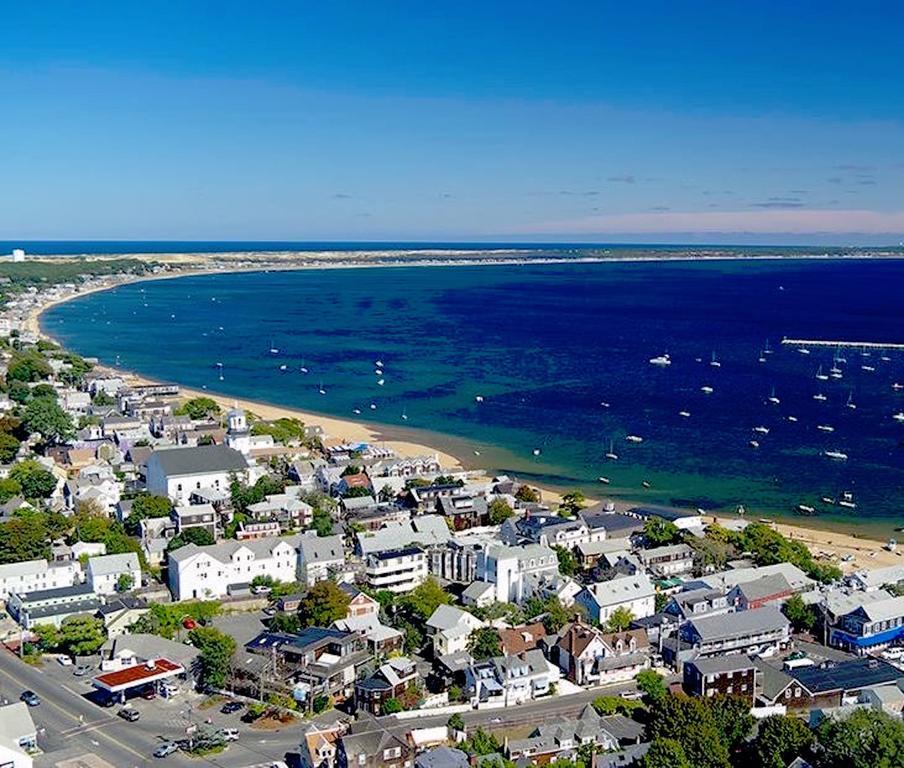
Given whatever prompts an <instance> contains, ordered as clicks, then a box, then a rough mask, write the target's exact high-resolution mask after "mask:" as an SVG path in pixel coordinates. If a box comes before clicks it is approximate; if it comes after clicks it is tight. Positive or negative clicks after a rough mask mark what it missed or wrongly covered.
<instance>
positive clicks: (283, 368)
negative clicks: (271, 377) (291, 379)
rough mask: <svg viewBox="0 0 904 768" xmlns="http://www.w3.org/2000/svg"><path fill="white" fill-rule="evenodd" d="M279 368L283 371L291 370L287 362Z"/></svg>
mask: <svg viewBox="0 0 904 768" xmlns="http://www.w3.org/2000/svg"><path fill="white" fill-rule="evenodd" d="M279 370H281V371H288V370H289V366H288V365H286V364H285V363H283V364H282V365H281V366H279Z"/></svg>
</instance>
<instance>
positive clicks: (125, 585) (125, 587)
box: [116, 573, 135, 592]
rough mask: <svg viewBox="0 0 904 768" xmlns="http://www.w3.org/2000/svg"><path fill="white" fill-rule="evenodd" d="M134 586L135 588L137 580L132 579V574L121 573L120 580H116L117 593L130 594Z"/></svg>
mask: <svg viewBox="0 0 904 768" xmlns="http://www.w3.org/2000/svg"><path fill="white" fill-rule="evenodd" d="M134 586H135V579H134V578H133V577H132V574H130V573H121V574H119V578H118V579H116V591H117V592H128V591H129V590H130V589H132V587H134Z"/></svg>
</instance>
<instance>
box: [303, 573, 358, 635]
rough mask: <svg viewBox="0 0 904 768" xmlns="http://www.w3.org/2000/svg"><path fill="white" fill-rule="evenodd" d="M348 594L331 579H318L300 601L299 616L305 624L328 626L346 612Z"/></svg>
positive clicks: (341, 617) (343, 616) (348, 599)
mask: <svg viewBox="0 0 904 768" xmlns="http://www.w3.org/2000/svg"><path fill="white" fill-rule="evenodd" d="M350 602H351V598H349V596H348V594H347V593H346V592H344V591H343V590H341V589H339V587H337V586H336V584H334V583H333V582H332V581H318V582H317V583H316V584H315V585H314V586H313V587H311V589H310V590H309V591H308V594H307V595H305V597H304V600H302V602H301V616H302V620H303V621H304V623H305V625H306V626H309V627H328V626H329V625H330V624H332V623H333V622H334V621H336V619H344V618H345V616H346V615H347V614H348V604H349V603H350Z"/></svg>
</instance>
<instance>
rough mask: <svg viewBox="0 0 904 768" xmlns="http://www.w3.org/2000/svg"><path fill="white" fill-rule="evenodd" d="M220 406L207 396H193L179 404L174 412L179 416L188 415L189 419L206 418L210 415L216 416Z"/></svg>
mask: <svg viewBox="0 0 904 768" xmlns="http://www.w3.org/2000/svg"><path fill="white" fill-rule="evenodd" d="M220 410H221V409H220V406H219V405H218V404H217V402H216V401H215V400H213V399H212V398H209V397H193V398H191V399H190V400H186V401H185V402H184V403H182V405H180V406H179V407H178V408H177V409H176V410H175V413H176V414H177V415H180V416H183V415H184V416H188V417H189V418H190V419H196V420H200V419H206V418H208V417H211V416H218V415H219V413H220Z"/></svg>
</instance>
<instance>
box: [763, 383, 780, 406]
mask: <svg viewBox="0 0 904 768" xmlns="http://www.w3.org/2000/svg"><path fill="white" fill-rule="evenodd" d="M766 402H767V403H771V404H772V405H778V404H779V403H780V402H781V400H779V399H778V397H777V396H776V394H775V387H773V388H772V393H771V394H770V395H769V397H767V398H766Z"/></svg>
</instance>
